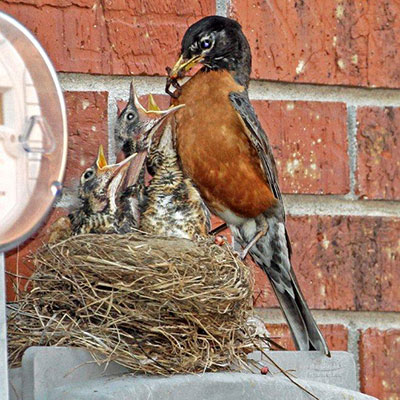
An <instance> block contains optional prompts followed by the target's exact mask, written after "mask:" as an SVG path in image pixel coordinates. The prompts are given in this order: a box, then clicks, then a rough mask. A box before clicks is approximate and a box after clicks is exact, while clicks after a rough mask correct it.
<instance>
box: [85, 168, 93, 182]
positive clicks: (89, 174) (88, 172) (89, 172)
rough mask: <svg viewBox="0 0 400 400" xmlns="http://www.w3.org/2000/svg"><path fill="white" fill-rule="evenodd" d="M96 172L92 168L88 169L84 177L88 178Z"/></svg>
mask: <svg viewBox="0 0 400 400" xmlns="http://www.w3.org/2000/svg"><path fill="white" fill-rule="evenodd" d="M93 174H94V171H93V170H92V169H88V170H87V171H86V172H85V174H84V175H83V178H84V179H86V180H88V179H90V178H91V177H92V176H93Z"/></svg>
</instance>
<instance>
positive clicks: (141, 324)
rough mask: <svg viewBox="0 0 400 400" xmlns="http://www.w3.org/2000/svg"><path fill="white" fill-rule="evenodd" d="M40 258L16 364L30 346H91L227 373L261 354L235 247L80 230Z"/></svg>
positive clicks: (167, 367) (18, 315)
mask: <svg viewBox="0 0 400 400" xmlns="http://www.w3.org/2000/svg"><path fill="white" fill-rule="evenodd" d="M35 264H36V272H35V273H34V275H33V276H32V278H31V286H32V287H33V289H32V290H31V291H30V292H27V293H25V294H24V296H23V298H22V300H20V302H19V303H17V305H16V310H15V311H14V312H13V313H12V314H11V316H10V319H9V322H8V330H9V358H10V363H11V365H12V366H16V365H18V363H19V362H20V359H21V355H22V353H23V351H24V350H25V349H26V348H27V347H29V346H32V345H46V346H48V345H69V346H80V347H86V348H88V349H89V350H91V351H93V352H95V353H96V354H100V355H103V357H104V358H103V359H102V360H103V361H111V360H115V361H117V362H118V363H120V364H122V365H124V366H126V367H128V368H130V369H131V370H132V371H134V372H141V373H152V374H173V373H195V372H203V371H218V370H221V369H229V367H231V366H233V365H236V366H237V365H240V364H243V362H244V360H245V358H246V354H247V353H249V352H250V351H252V350H254V346H253V341H254V334H251V333H249V328H248V326H247V325H246V321H247V320H248V319H249V317H251V316H252V315H253V313H252V306H251V303H252V286H253V280H252V279H253V278H252V275H251V271H250V269H249V268H248V267H247V266H245V265H244V264H243V263H241V262H239V261H238V260H237V258H235V257H234V256H233V255H232V254H231V252H230V249H229V248H228V247H220V246H217V245H214V244H212V243H211V242H210V241H204V242H200V243H194V242H190V241H188V240H180V239H174V240H171V239H167V238H165V239H164V238H159V237H158V238H156V237H152V236H149V235H144V234H142V233H133V234H129V235H123V236H122V235H81V236H74V237H71V238H69V239H67V240H65V241H63V242H60V243H57V244H53V245H46V246H44V247H43V248H42V249H41V250H40V251H39V252H38V253H37V254H36V255H35ZM250 330H251V329H250Z"/></svg>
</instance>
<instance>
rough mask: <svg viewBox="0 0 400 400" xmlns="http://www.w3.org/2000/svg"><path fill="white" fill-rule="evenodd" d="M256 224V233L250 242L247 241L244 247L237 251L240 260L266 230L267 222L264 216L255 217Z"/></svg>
mask: <svg viewBox="0 0 400 400" xmlns="http://www.w3.org/2000/svg"><path fill="white" fill-rule="evenodd" d="M256 224H257V232H256V234H255V235H254V236H253V238H252V239H251V240H250V242H248V243H247V245H246V247H245V248H244V249H243V250H242V251H240V252H239V257H240V258H241V259H242V260H244V259H245V258H246V256H247V254H248V252H249V250H250V249H251V248H252V247H253V246H254V245H255V244H256V243H257V242H258V240H260V238H262V237H263V236H264V235H266V234H267V232H268V222H267V219H266V218H265V217H264V216H262V217H261V218H257V220H256Z"/></svg>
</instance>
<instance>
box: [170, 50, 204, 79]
mask: <svg viewBox="0 0 400 400" xmlns="http://www.w3.org/2000/svg"><path fill="white" fill-rule="evenodd" d="M203 60H204V57H203V56H202V55H197V56H193V57H192V58H190V59H187V58H185V57H183V55H181V56H180V57H179V60H178V61H177V62H176V64H175V65H174V67H173V68H172V69H171V71H170V72H169V74H168V76H169V77H170V78H172V79H178V78H182V77H183V76H184V75H185V73H186V72H188V71H190V70H191V69H192V68H193V67H194V66H195V65H197V64H198V63H200V62H201V61H203Z"/></svg>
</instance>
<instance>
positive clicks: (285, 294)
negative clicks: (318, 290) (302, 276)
mask: <svg viewBox="0 0 400 400" xmlns="http://www.w3.org/2000/svg"><path fill="white" fill-rule="evenodd" d="M255 222H256V223H255V224H254V220H253V223H252V224H247V223H246V224H245V225H247V226H245V225H244V226H243V227H240V228H239V229H235V230H234V234H235V233H236V235H235V236H237V234H238V233H239V235H240V237H239V238H237V239H238V240H239V242H240V243H241V244H245V243H248V242H249V241H250V240H251V238H252V237H254V235H255V234H256V233H257V225H258V221H257V219H256V220H255ZM267 223H268V232H267V234H266V235H265V236H263V237H261V238H260V239H259V240H258V242H257V243H256V244H255V245H254V246H253V247H252V248H251V249H250V251H249V253H250V254H251V256H252V257H253V259H254V260H255V262H256V263H257V265H258V266H259V267H260V268H262V269H263V270H264V272H265V273H266V274H267V276H268V278H269V280H270V282H271V286H272V288H273V289H274V292H275V294H276V296H277V298H278V301H279V304H280V306H281V308H282V311H283V314H284V316H285V318H286V320H287V322H288V325H289V328H290V330H291V333H292V336H293V340H294V342H295V345H296V348H297V349H299V350H320V351H322V352H324V353H325V354H326V355H328V356H329V355H330V353H329V349H328V346H327V344H326V342H325V339H324V337H323V336H322V333H321V332H320V330H319V328H318V326H317V324H316V322H315V320H314V318H313V316H312V314H311V312H310V309H309V308H308V305H307V303H306V301H305V299H304V297H303V294H302V293H301V291H300V288H299V285H298V283H297V279H296V276H295V274H294V271H293V269H292V266H291V263H290V255H289V246H290V244H289V242H288V237H287V233H286V229H285V225H284V222H283V221H281V220H280V219H278V218H277V217H273V216H269V217H267ZM249 227H255V228H256V229H254V228H253V229H249ZM252 231H253V232H252Z"/></svg>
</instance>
